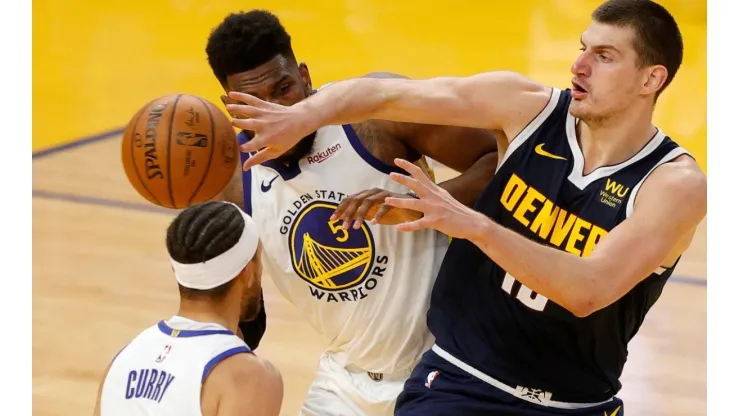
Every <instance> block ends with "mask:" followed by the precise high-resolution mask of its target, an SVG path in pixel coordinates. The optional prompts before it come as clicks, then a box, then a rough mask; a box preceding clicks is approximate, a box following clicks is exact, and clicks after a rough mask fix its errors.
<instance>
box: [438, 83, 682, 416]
mask: <svg viewBox="0 0 740 416" xmlns="http://www.w3.org/2000/svg"><path fill="white" fill-rule="evenodd" d="M570 101H571V96H570V91H569V90H565V91H560V90H558V89H555V90H554V91H553V93H552V96H551V99H550V102H549V103H548V105H547V106H546V107H545V108H544V109H543V111H542V112H541V113H540V114H539V115H538V116H537V117H536V118H535V119H534V120H533V121H532V122H531V123H530V124H529V125H528V126H527V127H526V128H525V129H524V130H523V131H522V132H521V133H520V134H519V135H518V136H517V137H515V138H514V139H513V140H512V142H511V143H510V144H509V147H508V148H507V150H506V152H505V153H504V156H503V158H502V161H501V163H500V164H499V166H498V170H497V172H496V175H495V176H494V178H493V180H492V181H491V182H490V183H489V185H488V186H487V187H486V189H485V190H484V191H483V193H482V194H481V196H480V198H479V199H478V201H477V202H476V205H475V209H476V210H478V211H480V212H482V213H484V214H486V215H488V216H489V217H491V218H492V219H493V220H494V221H496V222H497V223H498V224H501V225H502V226H504V227H506V228H509V229H511V230H513V231H515V232H517V233H518V234H520V235H522V236H524V237H526V238H529V239H531V240H534V241H536V242H538V243H540V244H544V245H548V246H550V247H553V248H556V249H558V250H562V251H565V252H568V253H571V254H572V255H575V256H582V257H586V256H588V255H589V254H590V253H591V252H592V251H593V249H594V247H595V246H596V245H597V244H598V243H599V241H600V240H602V239H603V238H605V237H606V236H607V234H608V233H609V232H610V231H611V230H612V229H613V228H614V227H616V226H618V225H619V224H620V223H621V222H622V221H624V220H625V219H626V218H627V217H629V216H630V215H631V214H632V211H633V207H634V203H635V196H636V195H637V192H638V190H639V189H640V187H641V185H642V184H643V181H644V180H645V179H646V178H647V176H648V175H649V174H650V173H651V172H652V171H653V170H654V169H656V168H657V167H658V166H660V165H662V164H663V163H666V162H669V161H672V160H674V159H675V158H677V157H678V156H680V155H682V154H685V153H686V151H685V150H684V149H682V148H681V147H679V146H678V145H677V144H676V143H675V142H673V141H672V140H671V139H670V138H668V137H666V136H665V134H664V133H663V132H662V131H660V130H658V132H657V134H656V135H655V136H654V137H653V138H652V139H651V140H650V141H649V142H648V143H647V144H646V145H645V146H644V147H643V148H642V150H640V151H639V152H638V153H637V154H635V155H634V156H633V157H631V158H629V159H628V160H626V161H624V162H622V163H619V164H616V165H612V166H604V167H600V168H598V169H596V170H594V171H593V172H591V173H588V174H584V172H583V167H584V158H583V154H582V153H581V149H580V146H579V143H578V140H577V137H576V125H577V122H578V120H576V119H575V118H574V117H573V116H572V115H571V114H570V113H569V111H568V108H569V105H570ZM666 215H669V213H666ZM624 261H625V262H628V261H630V259H628V258H625V259H624ZM674 267H675V265H670V268H669V269H664V268H662V267H661V268H658V269H657V270H655V271H654V272H653V273H652V274H651V275H650V276H645V279H644V280H643V281H642V282H641V283H639V284H638V285H637V286H635V287H634V288H633V289H632V290H631V291H630V292H629V293H627V294H626V295H625V296H624V297H622V298H621V299H619V300H618V301H616V302H614V303H613V304H611V305H609V306H607V307H605V308H603V309H601V310H599V311H596V312H594V313H593V314H591V315H589V316H587V317H584V318H579V317H576V316H575V315H573V314H572V313H570V312H569V311H568V310H566V309H565V308H563V307H561V306H560V305H558V304H556V303H554V302H552V301H551V300H549V299H548V298H546V297H545V296H543V295H541V294H538V293H536V292H534V291H532V290H531V289H530V288H528V287H526V286H524V285H522V284H521V283H520V282H518V281H517V280H516V276H512V275H510V274H509V273H507V271H506V270H504V269H503V268H501V267H500V266H499V265H498V264H496V263H495V262H494V261H492V260H491V259H490V258H488V256H486V255H485V254H484V253H483V252H482V251H481V250H480V249H478V248H477V247H476V246H475V245H473V244H472V243H470V242H469V241H465V240H453V241H452V243H451V245H450V248H449V250H448V253H447V257H446V258H445V260H444V262H443V264H442V267H441V270H440V273H439V276H438V278H437V282H436V285H435V287H434V290H433V293H432V300H431V305H430V310H429V315H428V322H429V328H430V330H431V331H432V333H433V334H434V335H435V337H436V343H437V345H438V346H439V347H440V348H442V349H443V350H445V351H446V352H448V353H450V354H451V355H453V356H454V357H456V358H458V359H460V360H462V361H463V362H465V363H467V364H468V365H470V366H473V367H474V368H476V369H478V370H479V371H482V372H483V373H486V374H488V375H489V376H491V377H493V378H495V379H497V380H499V381H501V382H504V383H507V384H509V385H510V386H512V387H516V386H523V387H526V388H527V389H532V390H537V391H542V392H549V393H551V394H552V397H553V400H558V401H565V402H582V403H596V402H601V401H603V400H608V399H609V398H610V397H612V396H613V395H615V394H616V393H617V392H618V391H619V389H620V388H621V385H620V383H619V377H620V375H621V373H622V369H623V366H624V364H625V362H626V359H627V343H628V342H629V341H630V339H632V337H633V336H634V335H635V333H637V330H638V329H639V327H640V326H641V324H642V322H643V319H644V318H645V315H646V314H647V312H648V311H649V310H650V308H651V307H652V306H653V304H654V303H655V302H656V300H657V299H658V297H659V296H660V294H661V292H662V290H663V286H664V284H665V282H666V280H667V279H668V278H669V276H670V275H671V273H672V272H673V269H674ZM599 278H600V279H609V278H610V276H608V275H605V276H599ZM555 397H557V399H555Z"/></svg>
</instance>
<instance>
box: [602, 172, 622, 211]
mask: <svg viewBox="0 0 740 416" xmlns="http://www.w3.org/2000/svg"><path fill="white" fill-rule="evenodd" d="M629 191H630V188H629V187H625V186H624V185H622V184H620V183H617V182H616V181H613V180H611V179H609V178H606V186H604V190H602V191H601V192H599V196H600V197H601V203H603V204H604V205H608V206H610V207H612V208H616V207H617V205H620V204H621V203H622V202H623V200H624V197H625V196H627V193H628V192H629Z"/></svg>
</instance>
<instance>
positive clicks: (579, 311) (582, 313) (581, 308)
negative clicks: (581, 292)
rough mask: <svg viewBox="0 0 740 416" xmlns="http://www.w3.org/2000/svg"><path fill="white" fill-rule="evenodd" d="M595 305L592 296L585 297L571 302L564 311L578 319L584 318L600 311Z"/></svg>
mask: <svg viewBox="0 0 740 416" xmlns="http://www.w3.org/2000/svg"><path fill="white" fill-rule="evenodd" d="M596 304H597V302H596V299H595V297H594V296H590V295H586V296H582V297H580V298H577V299H574V300H572V301H571V302H570V304H569V305H568V306H567V307H566V309H568V310H569V311H570V313H572V314H573V315H575V316H576V317H578V318H585V317H587V316H589V315H591V314H592V313H594V312H596V311H597V310H599V309H600V308H597V307H596Z"/></svg>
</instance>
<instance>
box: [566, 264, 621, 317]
mask: <svg viewBox="0 0 740 416" xmlns="http://www.w3.org/2000/svg"><path fill="white" fill-rule="evenodd" d="M583 260H584V265H583V267H581V268H580V272H581V273H582V274H581V278H580V279H578V280H579V283H578V285H577V288H569V290H568V294H569V296H568V298H567V301H566V305H565V308H566V309H568V311H570V313H572V314H573V315H575V316H576V317H578V318H585V317H587V316H589V315H591V314H593V313H595V312H597V311H599V310H600V309H603V308H604V307H605V306H607V305H608V304H609V303H611V299H612V298H613V296H612V293H611V292H612V291H611V290H610V289H609V288H608V287H605V284H608V279H604V278H603V276H606V275H608V274H606V270H608V269H609V267H608V266H607V265H605V264H602V263H600V262H599V261H598V260H596V259H583Z"/></svg>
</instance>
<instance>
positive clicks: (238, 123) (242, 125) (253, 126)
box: [231, 118, 262, 150]
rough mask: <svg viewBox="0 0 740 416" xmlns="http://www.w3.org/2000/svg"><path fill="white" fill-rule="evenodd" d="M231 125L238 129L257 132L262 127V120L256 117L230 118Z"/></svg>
mask: <svg viewBox="0 0 740 416" xmlns="http://www.w3.org/2000/svg"><path fill="white" fill-rule="evenodd" d="M231 125H232V126H234V127H236V128H238V129H242V130H249V131H253V132H257V131H259V129H260V127H262V122H261V121H260V120H259V119H256V118H232V119H231ZM254 150H257V149H254Z"/></svg>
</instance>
